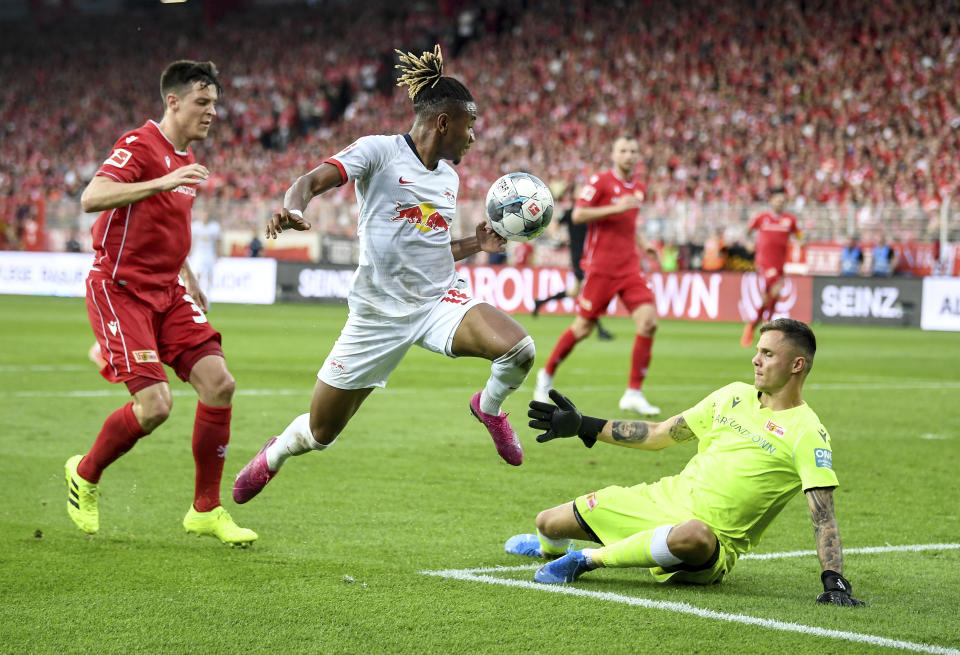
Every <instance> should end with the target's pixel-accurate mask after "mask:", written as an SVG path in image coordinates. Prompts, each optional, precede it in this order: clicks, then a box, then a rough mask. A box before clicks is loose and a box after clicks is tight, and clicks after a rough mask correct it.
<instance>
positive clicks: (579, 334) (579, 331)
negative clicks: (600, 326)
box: [570, 321, 596, 341]
mask: <svg viewBox="0 0 960 655" xmlns="http://www.w3.org/2000/svg"><path fill="white" fill-rule="evenodd" d="M594 326H596V322H593V321H590V322H582V323H581V322H576V323H574V324H573V325H572V326H571V327H570V331H571V332H573V336H574V338H575V339H576V340H577V341H583V340H584V339H586V338H587V337H589V336H590V333H591V332H593V328H594Z"/></svg>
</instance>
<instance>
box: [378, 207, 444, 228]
mask: <svg viewBox="0 0 960 655" xmlns="http://www.w3.org/2000/svg"><path fill="white" fill-rule="evenodd" d="M390 220H391V221H406V222H407V223H410V224H411V225H413V226H414V227H416V228H417V229H418V230H420V231H421V232H432V231H434V230H436V231H438V232H446V231H448V230H449V229H450V224H449V223H447V220H446V219H445V218H444V217H443V216H441V215H440V212H438V211H437V210H436V208H435V207H434V206H433V205H432V204H430V203H429V202H421V203H420V204H419V205H413V206H412V207H402V206H401V204H400V203H399V202H397V215H396V216H394V217H393V218H391V219H390Z"/></svg>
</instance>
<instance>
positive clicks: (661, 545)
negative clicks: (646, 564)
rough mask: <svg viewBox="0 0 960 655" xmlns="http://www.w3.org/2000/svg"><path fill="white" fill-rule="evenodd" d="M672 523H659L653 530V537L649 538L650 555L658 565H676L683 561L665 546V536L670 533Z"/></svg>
mask: <svg viewBox="0 0 960 655" xmlns="http://www.w3.org/2000/svg"><path fill="white" fill-rule="evenodd" d="M672 529H673V526H672V525H661V526H659V527H657V528H654V530H653V537H651V538H650V557H651V558H652V559H653V561H654V562H656V563H657V564H659V565H660V566H663V567H667V566H676V565H677V564H680V563H682V562H683V560H682V559H680V558H679V557H677V556H676V555H674V554H673V553H671V552H670V548H668V547H667V537H668V536H669V535H670V530H672Z"/></svg>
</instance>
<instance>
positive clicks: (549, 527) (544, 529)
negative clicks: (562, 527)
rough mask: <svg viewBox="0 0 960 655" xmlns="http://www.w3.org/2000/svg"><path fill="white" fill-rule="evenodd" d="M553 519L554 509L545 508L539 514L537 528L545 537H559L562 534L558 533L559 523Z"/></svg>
mask: <svg viewBox="0 0 960 655" xmlns="http://www.w3.org/2000/svg"><path fill="white" fill-rule="evenodd" d="M552 519H553V512H552V510H549V509H545V510H543V511H542V512H540V513H539V514H537V530H539V531H540V534H542V535H543V536H545V537H549V538H551V539H558V538H560V536H561V535H559V534H556V528H557V524H556V522H555V521H553V520H552Z"/></svg>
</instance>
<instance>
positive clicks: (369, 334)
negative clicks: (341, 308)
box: [233, 46, 535, 503]
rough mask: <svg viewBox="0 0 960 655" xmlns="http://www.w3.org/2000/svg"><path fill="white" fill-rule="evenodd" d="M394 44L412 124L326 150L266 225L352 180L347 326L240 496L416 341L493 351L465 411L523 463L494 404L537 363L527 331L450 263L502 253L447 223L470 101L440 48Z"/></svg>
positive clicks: (293, 216) (492, 240)
mask: <svg viewBox="0 0 960 655" xmlns="http://www.w3.org/2000/svg"><path fill="white" fill-rule="evenodd" d="M398 53H399V51H398ZM399 54H400V62H401V63H400V64H398V66H397V67H398V68H400V69H401V73H402V74H401V76H400V78H399V83H398V84H399V85H400V86H404V85H405V86H407V87H408V94H409V97H410V99H411V100H412V101H413V109H414V122H413V126H412V127H411V128H410V131H409V132H408V133H407V134H395V135H392V136H365V137H363V138H361V139H359V140H358V141H356V142H354V143H353V144H351V145H349V146H347V147H346V148H344V149H343V150H341V151H340V152H339V153H337V154H336V155H334V156H333V157H330V158H329V159H327V160H326V161H324V162H323V163H322V164H320V165H319V166H318V167H317V168H315V169H314V170H312V171H310V172H309V173H307V174H306V175H303V176H301V177H300V178H298V179H297V181H296V182H294V184H293V186H291V187H290V189H289V190H288V191H287V193H286V196H285V197H284V200H283V207H282V208H281V209H280V211H279V212H278V213H276V214H274V215H273V218H272V219H271V220H270V222H269V223H268V224H267V229H266V235H267V237H268V238H276V237H277V235H278V234H279V233H280V232H282V231H283V230H284V229H288V228H292V229H295V230H306V229H309V227H310V224H309V223H308V222H307V221H305V220H304V218H303V210H304V209H306V207H307V204H308V203H309V202H310V200H311V199H312V198H313V197H315V196H317V195H320V194H322V193H325V192H327V191H329V190H330V189H333V188H334V187H337V186H340V185H342V184H345V183H346V182H348V181H349V180H355V181H356V193H357V200H358V204H359V206H360V216H359V226H358V234H359V238H360V264H359V267H358V269H357V272H356V274H355V276H354V280H353V283H352V285H351V287H350V293H349V296H348V304H349V308H350V312H349V315H348V317H347V322H346V325H345V326H344V328H343V331H342V332H341V333H340V337H339V338H338V339H337V341H336V343H335V344H334V345H333V349H332V351H331V352H330V354H329V355H328V356H327V359H326V361H325V362H324V363H323V367H322V368H321V369H320V371H319V373H318V374H317V377H318V380H317V383H316V385H315V387H314V390H313V399H312V400H311V402H310V412H309V413H308V414H302V415H300V416H298V417H297V418H295V419H294V420H293V422H291V423H290V425H289V426H288V427H287V428H286V429H285V430H284V431H283V432H282V433H281V434H280V435H279V436H277V437H272V438H271V439H269V440H268V441H267V443H266V444H265V445H264V447H263V448H262V449H261V451H260V452H259V453H258V454H257V455H256V456H255V457H254V458H253V460H251V461H250V462H249V463H248V464H247V465H246V466H245V467H244V468H243V470H242V471H240V474H239V475H238V476H237V480H236V482H235V484H234V487H233V497H234V500H236V501H237V502H238V503H244V502H247V501H248V500H250V499H251V498H253V497H254V496H255V495H257V494H258V493H259V492H260V490H262V489H263V487H264V486H265V485H266V484H267V483H268V482H269V481H270V480H271V479H272V478H273V477H274V476H275V475H276V473H277V471H278V470H279V469H280V466H281V465H282V464H283V463H284V461H286V459H287V458H289V457H290V456H291V455H302V454H304V453H307V452H310V451H311V450H324V449H326V448H328V447H329V446H330V445H331V444H333V442H334V440H335V439H336V438H337V435H339V434H340V432H341V431H342V430H343V429H344V427H346V425H347V422H348V421H349V420H350V418H351V417H352V416H353V414H354V413H355V412H356V411H357V410H358V409H359V408H360V405H361V404H362V403H363V401H364V400H366V398H367V396H369V395H370V392H372V391H373V390H374V388H376V387H381V388H382V387H384V386H386V383H387V378H389V376H390V374H391V373H392V372H393V370H394V369H395V368H396V367H397V365H398V364H399V363H400V361H401V360H402V359H403V357H404V355H405V354H406V352H407V350H409V349H410V347H411V346H413V345H417V346H420V347H422V348H426V349H427V350H430V351H432V352H436V353H442V354H444V355H446V356H448V357H460V356H468V357H483V358H485V359H489V360H491V361H492V364H491V367H490V369H491V370H490V378H489V379H488V380H487V384H486V386H485V387H484V388H483V389H482V391H478V392H477V393H476V394H474V396H473V398H472V399H471V400H470V403H469V405H470V411H471V412H472V413H473V415H474V416H475V417H476V418H477V419H478V420H479V421H480V422H481V423H483V425H484V426H485V427H486V428H487V431H488V432H489V433H490V436H491V437H492V438H493V442H494V445H495V446H496V448H497V452H498V453H499V454H500V456H501V457H502V458H503V459H504V460H505V461H506V462H507V463H509V464H512V465H514V466H519V465H520V464H521V462H522V461H523V448H522V446H521V445H520V440H519V438H518V437H517V435H516V432H514V430H513V428H512V427H511V426H510V422H509V421H508V420H507V415H506V414H504V413H502V412H501V411H500V410H501V406H502V404H503V402H504V400H505V399H506V398H507V396H509V395H510V394H512V393H513V392H514V391H515V390H516V389H517V388H518V387H519V386H520V385H521V384H523V381H524V380H525V379H526V377H527V374H528V373H529V372H530V369H531V368H532V367H533V359H534V355H535V351H534V345H533V339H531V338H530V336H529V335H528V334H527V332H526V330H524V329H523V327H522V326H521V325H520V324H519V323H517V322H516V321H515V320H514V319H513V318H511V317H510V316H508V315H507V314H505V313H504V312H502V311H501V310H499V309H497V308H496V307H493V306H492V305H489V304H487V303H484V302H480V301H478V300H477V299H475V298H471V297H470V296H468V295H467V294H466V293H465V292H464V288H465V286H466V285H465V283H464V282H463V280H462V279H461V278H459V276H458V275H457V272H456V270H455V268H454V262H455V261H458V260H461V259H463V258H465V257H469V256H471V255H473V254H476V253H478V252H480V251H484V252H498V251H502V250H503V249H504V246H505V244H506V241H505V240H504V239H502V238H501V237H499V236H497V235H496V233H494V232H493V230H492V229H491V228H490V227H489V226H488V225H486V223H484V222H481V223H478V224H477V226H476V230H475V236H471V237H467V238H464V239H458V240H455V241H454V240H451V238H450V232H449V226H450V223H452V221H453V219H454V216H455V215H456V207H457V204H456V203H457V192H458V190H459V186H460V179H459V176H458V175H457V172H456V170H455V169H454V168H453V166H451V165H449V164H448V163H447V162H446V161H443V160H449V161H451V162H453V164H454V165H456V164H459V163H460V161H461V159H462V158H463V156H464V155H465V154H466V152H467V150H468V149H469V148H470V146H471V145H473V143H474V142H475V141H476V136H475V135H474V131H473V126H474V123H475V122H476V120H477V106H476V104H475V102H474V100H473V95H472V94H471V93H470V91H469V90H468V89H467V88H466V87H465V86H464V85H463V84H462V83H461V82H460V81H459V80H457V79H455V78H453V77H447V76H444V75H443V58H442V56H441V53H440V46H436V47H435V48H434V51H433V52H425V53H423V55H422V56H421V57H416V56H414V55H413V54H412V53H408V54H403V53H399Z"/></svg>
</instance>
